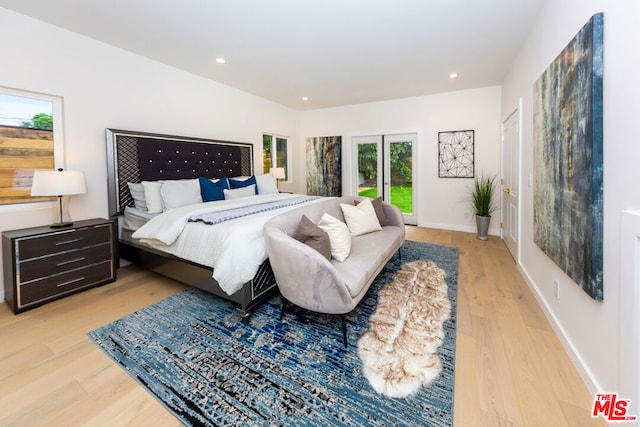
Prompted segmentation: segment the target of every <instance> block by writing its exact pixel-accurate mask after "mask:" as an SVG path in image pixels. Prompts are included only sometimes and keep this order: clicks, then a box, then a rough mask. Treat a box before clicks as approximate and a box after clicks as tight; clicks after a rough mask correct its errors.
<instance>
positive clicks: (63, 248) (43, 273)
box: [2, 218, 117, 313]
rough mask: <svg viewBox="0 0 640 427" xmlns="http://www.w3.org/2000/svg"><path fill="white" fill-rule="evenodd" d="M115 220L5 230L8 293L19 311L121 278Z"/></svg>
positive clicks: (4, 270)
mask: <svg viewBox="0 0 640 427" xmlns="http://www.w3.org/2000/svg"><path fill="white" fill-rule="evenodd" d="M116 255H117V254H116V227H115V222H114V221H109V220H106V219H101V218H97V219H89V220H85V221H75V222H74V223H73V225H72V226H70V227H67V228H51V227H49V226H45V227H34V228H25V229H22V230H12V231H5V232H3V233H2V263H3V266H2V268H3V272H4V294H5V299H6V300H7V303H8V304H9V306H10V307H11V309H12V310H13V312H14V313H20V312H22V311H25V310H29V309H31V308H34V307H37V306H39V305H42V304H44V303H46V302H49V301H53V300H55V299H58V298H62V297H64V296H67V295H70V294H72V293H75V292H79V291H82V290H85V289H88V288H91V287H94V286H99V285H104V284H105V283H109V282H113V281H115V280H116Z"/></svg>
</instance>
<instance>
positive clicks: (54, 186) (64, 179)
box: [31, 170, 87, 196]
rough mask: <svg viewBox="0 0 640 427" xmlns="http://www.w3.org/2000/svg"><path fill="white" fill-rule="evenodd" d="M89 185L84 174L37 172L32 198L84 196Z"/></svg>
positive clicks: (60, 171)
mask: <svg viewBox="0 0 640 427" xmlns="http://www.w3.org/2000/svg"><path fill="white" fill-rule="evenodd" d="M86 192H87V184H86V182H85V180H84V172H81V171H64V170H57V171H54V170H46V171H43V170H36V171H34V172H33V182H32V184H31V195H32V196H66V195H71V194H84V193H86Z"/></svg>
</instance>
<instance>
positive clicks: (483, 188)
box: [469, 174, 497, 240]
mask: <svg viewBox="0 0 640 427" xmlns="http://www.w3.org/2000/svg"><path fill="white" fill-rule="evenodd" d="M495 188H496V177H495V176H494V175H485V174H482V175H480V176H479V177H477V176H476V177H475V178H473V186H472V187H471V188H470V189H469V192H470V199H471V204H472V206H473V211H474V213H475V214H476V226H477V227H478V236H477V237H478V239H480V240H487V234H488V232H489V223H490V222H491V214H492V213H493V212H495V211H496V209H497V208H496V205H495V203H494V202H493V192H494V190H495Z"/></svg>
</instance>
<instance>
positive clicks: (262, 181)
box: [256, 173, 279, 194]
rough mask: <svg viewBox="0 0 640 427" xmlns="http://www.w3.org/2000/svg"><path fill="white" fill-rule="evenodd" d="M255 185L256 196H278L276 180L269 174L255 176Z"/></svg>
mask: <svg viewBox="0 0 640 427" xmlns="http://www.w3.org/2000/svg"><path fill="white" fill-rule="evenodd" d="M256 184H258V194H278V193H279V191H278V184H277V183H276V179H275V178H274V177H273V175H271V174H270V173H265V174H264V175H256Z"/></svg>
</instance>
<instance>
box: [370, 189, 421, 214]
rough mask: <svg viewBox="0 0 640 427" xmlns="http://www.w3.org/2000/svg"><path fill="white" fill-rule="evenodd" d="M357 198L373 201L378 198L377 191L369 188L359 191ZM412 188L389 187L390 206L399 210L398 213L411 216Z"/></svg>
mask: <svg viewBox="0 0 640 427" xmlns="http://www.w3.org/2000/svg"><path fill="white" fill-rule="evenodd" d="M358 195H359V196H362V197H369V198H371V199H375V198H376V197H378V190H377V189H376V188H369V189H367V190H363V191H360V192H359V193H358ZM412 200H413V188H412V187H411V185H410V184H408V185H402V186H399V185H392V186H391V204H393V205H395V206H397V207H398V209H400V212H402V213H406V214H411V213H413V205H412Z"/></svg>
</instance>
